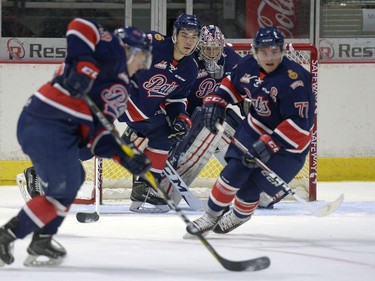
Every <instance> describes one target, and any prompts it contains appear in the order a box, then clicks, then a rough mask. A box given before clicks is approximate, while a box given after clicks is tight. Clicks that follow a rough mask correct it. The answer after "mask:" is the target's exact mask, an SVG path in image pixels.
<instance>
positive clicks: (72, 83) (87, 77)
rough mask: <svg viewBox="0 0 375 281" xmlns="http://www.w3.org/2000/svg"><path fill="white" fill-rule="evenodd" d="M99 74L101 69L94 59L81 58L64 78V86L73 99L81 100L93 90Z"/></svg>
mask: <svg viewBox="0 0 375 281" xmlns="http://www.w3.org/2000/svg"><path fill="white" fill-rule="evenodd" d="M98 74H99V68H98V67H97V62H96V61H95V60H94V58H92V57H79V58H78V60H77V61H76V62H75V64H74V65H73V66H72V68H71V70H70V72H69V73H68V74H67V75H66V77H65V78H64V81H63V86H64V88H65V89H67V90H68V91H69V93H70V95H71V96H72V97H75V98H80V97H82V95H85V94H87V93H88V92H89V91H90V90H91V87H92V85H93V84H94V81H95V79H96V78H97V77H98Z"/></svg>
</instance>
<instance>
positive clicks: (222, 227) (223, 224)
mask: <svg viewBox="0 0 375 281" xmlns="http://www.w3.org/2000/svg"><path fill="white" fill-rule="evenodd" d="M250 218H251V216H249V217H247V218H244V219H240V218H239V217H237V216H236V215H235V214H234V213H233V211H230V212H228V213H226V214H224V216H223V217H222V218H221V219H220V220H219V222H218V223H217V224H216V226H215V227H214V229H213V231H214V232H215V233H219V234H225V233H228V232H231V231H232V230H234V229H236V228H237V227H239V226H240V225H242V224H244V223H245V222H247V221H248V220H250Z"/></svg>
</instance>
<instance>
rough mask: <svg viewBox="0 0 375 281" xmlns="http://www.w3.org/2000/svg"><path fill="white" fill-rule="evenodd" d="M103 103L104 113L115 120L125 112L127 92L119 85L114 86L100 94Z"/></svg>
mask: <svg viewBox="0 0 375 281" xmlns="http://www.w3.org/2000/svg"><path fill="white" fill-rule="evenodd" d="M100 95H101V97H102V100H103V102H104V113H105V114H107V115H110V116H112V117H113V119H117V118H118V117H119V116H120V115H122V114H123V113H124V112H125V109H126V101H127V100H128V98H129V93H128V90H127V89H126V88H125V87H124V86H123V85H121V84H114V85H112V86H111V87H110V88H107V89H104V90H103V91H102V92H101V94H100Z"/></svg>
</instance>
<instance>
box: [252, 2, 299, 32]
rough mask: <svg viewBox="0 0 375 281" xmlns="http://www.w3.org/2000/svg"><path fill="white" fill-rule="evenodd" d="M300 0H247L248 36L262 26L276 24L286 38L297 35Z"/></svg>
mask: <svg viewBox="0 0 375 281" xmlns="http://www.w3.org/2000/svg"><path fill="white" fill-rule="evenodd" d="M298 2H299V0H246V28H245V30H246V38H254V37H255V34H256V32H257V31H258V29H259V28H260V27H269V26H276V27H277V28H278V29H279V30H280V32H281V33H282V34H283V35H284V36H285V38H294V37H297V12H296V11H297V10H298V9H297V8H298Z"/></svg>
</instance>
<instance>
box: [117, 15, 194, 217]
mask: <svg viewBox="0 0 375 281" xmlns="http://www.w3.org/2000/svg"><path fill="white" fill-rule="evenodd" d="M200 29H201V25H200V22H199V20H198V18H197V17H196V16H195V15H189V14H185V13H183V14H181V15H179V16H178V17H177V19H176V20H175V21H174V23H173V34H172V36H171V37H167V36H164V35H161V34H160V33H158V32H150V33H148V36H149V38H150V39H151V40H152V45H153V50H152V53H153V61H152V65H151V68H150V70H148V71H141V72H140V73H139V75H137V77H136V81H137V83H138V85H139V89H138V94H137V95H135V96H132V97H131V98H130V99H129V102H128V108H127V110H126V112H125V114H124V115H123V116H121V117H120V118H119V121H121V122H126V123H127V125H128V127H129V129H130V130H131V131H132V132H135V133H136V134H137V135H138V136H139V137H142V138H146V139H147V141H148V144H147V146H146V147H145V149H144V153H145V154H146V155H148V156H149V158H150V160H151V165H152V167H151V172H152V173H153V174H154V176H155V178H156V179H159V178H160V175H161V173H162V171H163V168H164V166H165V164H166V160H167V157H168V153H169V151H170V149H171V147H172V146H173V145H174V144H175V143H176V142H178V141H180V140H181V139H182V138H183V137H184V136H185V135H186V133H187V132H188V131H189V129H190V128H191V126H192V124H191V120H190V118H189V116H188V114H187V112H186V109H187V97H188V95H189V92H190V88H191V87H192V85H193V84H194V82H195V79H196V78H197V75H198V67H197V63H196V61H195V59H194V57H193V56H191V55H192V54H193V52H194V50H195V48H196V46H197V44H198V39H199V34H200ZM128 131H129V130H128ZM130 199H131V200H132V203H131V205H130V210H132V211H134V212H167V211H169V207H168V205H167V204H166V202H165V201H164V200H163V199H162V198H161V197H160V196H159V195H158V193H157V192H155V191H154V190H153V188H151V187H150V186H149V185H148V184H147V183H146V182H144V181H142V180H141V181H140V182H137V183H136V184H134V186H133V189H132V193H131V197H130Z"/></svg>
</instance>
